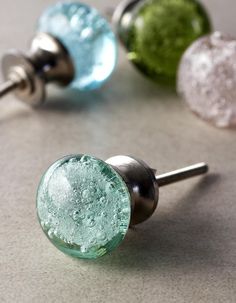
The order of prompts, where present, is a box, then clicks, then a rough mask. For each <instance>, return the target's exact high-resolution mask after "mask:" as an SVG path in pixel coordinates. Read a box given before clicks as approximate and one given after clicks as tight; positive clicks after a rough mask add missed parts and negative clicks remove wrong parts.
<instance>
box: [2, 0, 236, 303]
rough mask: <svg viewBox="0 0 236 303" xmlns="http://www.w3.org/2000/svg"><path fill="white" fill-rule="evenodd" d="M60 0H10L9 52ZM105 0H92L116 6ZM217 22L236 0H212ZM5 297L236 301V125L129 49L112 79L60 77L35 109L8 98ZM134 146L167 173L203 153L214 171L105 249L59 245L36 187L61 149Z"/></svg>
mask: <svg viewBox="0 0 236 303" xmlns="http://www.w3.org/2000/svg"><path fill="white" fill-rule="evenodd" d="M50 2H51V3H52V2H53V1H49V0H38V1H33V0H18V1H5V2H3V3H2V5H1V10H0V37H1V46H0V54H1V55H2V54H3V53H4V51H5V50H6V49H8V48H11V47H17V48H19V49H25V48H26V45H27V41H29V39H30V37H31V36H32V35H33V30H34V24H35V21H36V19H37V17H38V16H39V14H40V12H41V11H42V10H43V9H44V8H45V7H46V6H47V5H48V4H49V3H50ZM104 2H105V1H88V3H90V4H94V5H95V6H96V7H98V8H100V9H102V10H104V9H105V7H106V5H107V4H106V3H104ZM113 2H114V4H115V3H117V2H118V1H110V2H109V6H111V5H112V4H113ZM204 3H205V4H206V6H207V8H208V10H209V12H210V13H211V15H212V18H213V21H214V25H215V28H217V29H220V30H223V31H226V32H228V33H231V34H235V35H236V21H235V11H236V2H235V1H234V0H224V1H222V0H205V1H204ZM0 106H1V109H0V151H1V152H0V163H1V166H0V167H1V174H0V194H1V211H0V243H1V244H0V302H80V303H83V302H109V303H111V302H129V303H131V302H140V303H141V302H161V303H171V302H181V303H182V302H188V303H189V302H208V303H211V302H212V303H213V302H214V303H216V302H224V303H229V302H232V303H234V302H235V301H236V286H235V285H236V220H235V219H236V203H235V202H236V201H235V199H236V198H235V197H236V186H235V177H236V163H235V162H236V132H235V130H219V129H216V128H214V127H212V126H211V125H208V124H206V123H205V122H203V121H201V120H199V119H198V118H197V117H195V116H194V115H193V114H192V113H191V112H190V111H189V110H188V109H187V108H186V107H185V105H184V104H183V103H182V102H181V100H179V99H178V98H177V97H176V95H175V94H174V93H172V92H167V91H164V90H163V89H160V88H158V87H157V86H156V85H155V84H153V83H151V82H149V81H148V80H147V79H145V78H143V77H142V76H141V75H140V74H139V73H137V71H136V70H135V69H134V68H133V67H132V66H131V65H130V64H129V63H128V62H127V60H126V58H125V55H124V52H123V51H122V50H121V51H120V60H119V65H118V68H117V70H116V72H115V74H114V76H113V77H112V79H111V81H109V83H107V84H106V85H105V86H104V87H103V88H102V89H101V90H100V91H97V92H93V93H83V94H81V95H80V96H75V95H74V94H73V92H69V91H66V92H63V93H62V92H59V91H55V90H54V89H53V91H52V89H51V93H50V97H49V101H48V103H47V104H46V105H45V106H44V107H42V108H41V109H39V110H33V109H30V108H28V107H27V106H25V105H24V104H21V103H20V102H18V101H16V100H15V99H14V97H13V96H9V97H7V98H5V100H3V101H2V102H1V104H0ZM72 153H89V154H92V155H96V156H97V157H100V158H102V159H106V158H108V157H110V156H112V155H118V154H131V155H134V156H136V157H139V158H141V159H143V160H145V161H146V162H147V163H149V164H150V165H151V166H152V167H156V168H157V170H158V172H160V173H163V172H166V171H168V170H171V169H176V168H180V167H183V166H185V165H188V164H192V163H195V162H199V161H206V162H208V163H209V164H210V167H211V174H209V175H208V176H207V177H203V178H202V177H198V178H195V179H192V180H189V181H185V182H181V183H179V184H175V185H172V186H169V187H166V188H163V189H161V192H160V203H159V207H158V210H157V212H156V213H155V215H154V216H153V217H152V218H151V219H150V220H149V221H147V222H146V223H144V224H142V225H140V226H138V227H137V228H135V229H132V230H130V232H129V233H128V236H127V237H126V239H125V241H124V243H123V244H122V245H121V246H120V247H119V248H118V249H117V250H116V251H115V252H114V253H113V254H111V255H108V256H105V257H103V258H101V259H99V260H97V261H92V262H91V261H90V262H88V261H81V260H74V259H72V258H69V257H67V256H65V255H63V254H62V253H60V252H59V251H58V250H57V249H55V248H54V247H53V246H52V245H51V244H50V243H49V241H48V240H47V239H46V237H45V236H44V234H43V232H42V231H41V229H40V226H39V224H38V221H37V217H36V211H35V193H36V190H37V185H38V182H39V179H40V177H41V175H42V173H43V172H44V171H45V169H46V168H47V167H48V166H49V165H50V164H51V163H52V162H53V161H55V160H56V159H57V158H60V157H62V156H64V155H67V154H72Z"/></svg>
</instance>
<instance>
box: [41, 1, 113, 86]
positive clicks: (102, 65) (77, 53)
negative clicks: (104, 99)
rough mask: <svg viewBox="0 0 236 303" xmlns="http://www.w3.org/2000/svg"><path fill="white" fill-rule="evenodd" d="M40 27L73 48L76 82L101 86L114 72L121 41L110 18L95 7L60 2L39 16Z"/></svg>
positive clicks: (79, 84) (77, 84)
mask: <svg viewBox="0 0 236 303" xmlns="http://www.w3.org/2000/svg"><path fill="white" fill-rule="evenodd" d="M38 31H41V32H46V33H49V34H52V35H54V36H55V37H57V38H58V39H59V40H60V41H61V42H62V43H63V44H64V46H65V47H66V48H67V50H68V51H69V53H70V55H71V57H72V59H73V62H74V67H75V79H74V81H73V82H72V86H73V87H75V88H78V89H80V90H90V89H96V88H98V87H100V86H101V85H102V84H103V83H104V82H105V81H106V80H107V79H108V78H109V77H110V75H111V73H112V72H113V70H114V68H115V65H116V61H117V43H116V38H115V35H114V34H113V32H112V31H111V28H110V25H109V24H108V22H107V21H106V20H105V19H104V18H103V17H102V16H101V15H100V14H99V13H98V11H97V10H95V9H94V8H92V7H90V6H88V5H86V4H83V3H80V2H64V3H60V2H59V3H57V4H54V5H53V6H51V7H49V8H48V9H47V10H45V12H44V13H43V14H42V16H41V17H40V19H39V23H38Z"/></svg>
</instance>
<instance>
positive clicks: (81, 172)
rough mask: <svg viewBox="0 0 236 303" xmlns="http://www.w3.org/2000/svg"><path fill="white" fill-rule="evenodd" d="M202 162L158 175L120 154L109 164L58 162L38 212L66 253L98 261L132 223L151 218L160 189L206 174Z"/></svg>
mask: <svg viewBox="0 0 236 303" xmlns="http://www.w3.org/2000/svg"><path fill="white" fill-rule="evenodd" d="M207 170H208V166H207V165H206V164H205V163H199V164H196V165H193V166H190V167H186V168H184V169H181V170H177V171H173V172H171V173H167V174H163V175H160V176H157V175H156V171H155V170H153V169H151V168H150V167H149V166H148V165H147V164H145V163H144V162H143V161H141V160H138V159H135V158H133V157H130V156H115V157H111V158H109V159H108V160H106V161H105V162H104V161H102V160H99V159H97V158H95V157H92V156H88V155H72V156H67V157H65V158H63V159H60V160H58V161H56V162H55V163H54V164H53V165H52V166H51V167H50V168H49V169H48V170H47V171H46V173H45V174H44V176H43V177H42V179H41V182H40V184H39V188H38V194H37V212H38V218H39V222H40V224H41V227H42V229H43V231H44V233H45V234H46V236H47V237H48V239H49V240H50V241H51V242H52V243H53V244H54V245H55V246H56V247H57V248H58V249H59V250H61V251H62V252H64V253H65V254H68V255H70V256H73V257H77V258H82V259H96V258H98V257H101V256H103V255H105V254H107V253H109V252H111V251H113V250H114V249H115V248H116V247H118V245H119V244H120V243H121V242H122V241H123V239H124V237H125V235H126V233H127V231H128V228H129V226H130V225H132V226H133V225H136V224H139V223H142V222H144V221H146V220H147V219H148V218H150V217H151V216H152V215H153V213H154V211H155V209H156V207H157V203H158V199H159V187H160V186H164V185H168V184H171V183H174V182H176V181H180V180H184V179H187V178H190V177H193V176H197V175H200V174H204V173H206V172H207Z"/></svg>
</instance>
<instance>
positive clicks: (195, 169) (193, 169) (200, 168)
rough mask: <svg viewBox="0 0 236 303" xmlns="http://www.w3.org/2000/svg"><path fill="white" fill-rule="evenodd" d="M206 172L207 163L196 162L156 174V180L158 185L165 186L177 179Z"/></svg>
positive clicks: (180, 179)
mask: <svg viewBox="0 0 236 303" xmlns="http://www.w3.org/2000/svg"><path fill="white" fill-rule="evenodd" d="M207 172H208V165H207V164H206V163H198V164H195V165H192V166H188V167H185V168H182V169H178V170H175V171H172V172H169V173H166V174H162V175H159V176H156V181H157V183H158V185H159V187H161V186H165V185H169V184H172V183H175V182H178V181H182V180H185V179H188V178H191V177H195V176H198V175H202V174H205V173H207Z"/></svg>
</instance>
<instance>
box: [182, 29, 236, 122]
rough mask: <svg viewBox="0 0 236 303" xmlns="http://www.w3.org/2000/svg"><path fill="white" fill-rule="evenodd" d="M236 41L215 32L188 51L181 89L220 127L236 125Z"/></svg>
mask: <svg viewBox="0 0 236 303" xmlns="http://www.w3.org/2000/svg"><path fill="white" fill-rule="evenodd" d="M235 87H236V40H235V39H232V38H229V37H227V36H224V35H223V34H221V33H220V32H215V33H213V34H212V35H210V36H207V37H204V38H201V39H199V40H197V41H196V42H195V43H193V45H192V46H191V47H190V48H189V49H188V50H187V51H186V53H185V54H184V56H183V59H182V61H181V64H180V68H179V79H178V91H179V93H180V95H181V96H182V97H183V99H184V100H185V102H186V103H187V104H188V105H189V107H190V108H191V110H193V111H194V112H195V113H196V114H197V115H199V116H200V117H201V118H203V119H205V120H208V121H209V122H211V123H213V124H214V125H216V126H218V127H228V126H236V90H235Z"/></svg>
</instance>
